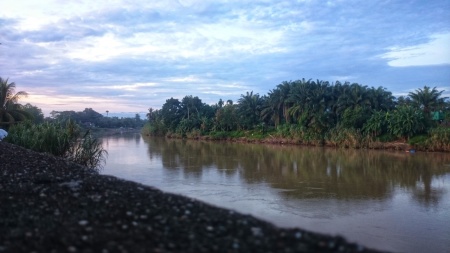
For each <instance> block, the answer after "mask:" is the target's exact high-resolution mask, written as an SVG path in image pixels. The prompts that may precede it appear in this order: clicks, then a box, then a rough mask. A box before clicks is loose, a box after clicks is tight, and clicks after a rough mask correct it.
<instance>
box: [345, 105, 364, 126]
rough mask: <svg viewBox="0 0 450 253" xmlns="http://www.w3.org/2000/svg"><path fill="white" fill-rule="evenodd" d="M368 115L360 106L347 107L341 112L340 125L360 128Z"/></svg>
mask: <svg viewBox="0 0 450 253" xmlns="http://www.w3.org/2000/svg"><path fill="white" fill-rule="evenodd" d="M369 117H370V112H369V111H368V110H367V109H364V108H363V107H361V106H356V107H354V108H351V107H349V108H347V109H345V110H344V113H343V114H342V117H341V120H340V125H341V126H343V127H345V128H355V129H361V128H362V127H363V125H364V124H365V123H366V121H367V120H368V119H369Z"/></svg>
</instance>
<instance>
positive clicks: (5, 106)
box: [0, 77, 32, 130]
mask: <svg viewBox="0 0 450 253" xmlns="http://www.w3.org/2000/svg"><path fill="white" fill-rule="evenodd" d="M15 88H16V84H15V83H14V82H11V83H10V82H9V81H8V79H3V78H1V77H0V127H1V128H4V129H7V130H8V129H9V127H11V126H12V125H14V124H16V123H18V122H21V121H25V120H29V119H31V118H32V116H31V115H30V114H29V113H28V112H26V111H25V110H24V109H23V106H22V105H20V104H18V101H19V99H20V98H22V97H25V96H27V95H28V94H27V93H26V92H25V91H19V92H17V93H16V92H15Z"/></svg>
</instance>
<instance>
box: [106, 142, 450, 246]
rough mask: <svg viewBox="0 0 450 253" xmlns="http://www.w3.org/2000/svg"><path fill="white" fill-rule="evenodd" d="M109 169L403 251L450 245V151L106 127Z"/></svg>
mask: <svg viewBox="0 0 450 253" xmlns="http://www.w3.org/2000/svg"><path fill="white" fill-rule="evenodd" d="M102 140H103V145H104V148H106V150H107V151H108V153H109V156H108V159H107V163H106V165H105V167H104V168H103V169H102V170H101V174H106V175H113V176H116V177H119V178H124V179H127V180H131V181H135V182H139V183H142V184H145V185H149V186H153V187H156V188H159V189H161V190H163V191H166V192H172V193H177V194H181V195H184V196H188V197H191V198H195V199H198V200H201V201H204V202H207V203H210V204H213V205H216V206H220V207H224V208H228V209H234V210H236V211H239V212H241V213H246V214H251V215H253V216H255V217H258V218H261V219H263V220H266V221H269V222H271V223H273V224H275V225H277V226H279V227H299V228H302V229H306V230H310V231H314V232H320V233H325V234H330V235H341V236H343V237H345V238H346V239H347V240H349V241H350V242H357V243H360V244H362V245H365V246H368V247H371V248H375V249H379V250H388V251H395V252H448V251H449V249H450V154H447V153H423V152H418V153H414V154H412V153H407V152H393V151H373V150H347V149H330V148H317V147H301V146H280V145H262V144H241V143H227V142H206V141H186V140H167V139H164V138H142V137H141V135H140V134H127V135H117V136H109V137H104V138H103V139H102Z"/></svg>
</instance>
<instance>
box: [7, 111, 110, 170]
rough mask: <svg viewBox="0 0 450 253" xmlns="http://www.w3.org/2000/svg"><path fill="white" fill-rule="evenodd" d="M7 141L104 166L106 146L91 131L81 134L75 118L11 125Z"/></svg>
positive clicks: (72, 159) (95, 167)
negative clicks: (60, 121) (73, 119)
mask: <svg viewBox="0 0 450 253" xmlns="http://www.w3.org/2000/svg"><path fill="white" fill-rule="evenodd" d="M5 141H7V142H9V143H12V144H15V145H18V146H22V147H24V148H27V149H31V150H34V151H37V152H43V153H49V154H52V155H55V156H59V157H64V158H67V159H69V160H71V161H73V162H75V163H78V164H81V165H83V166H87V167H88V168H92V169H100V168H102V166H103V164H104V162H105V157H106V155H107V152H106V150H104V149H103V146H102V144H101V142H100V141H98V140H97V139H96V138H94V137H92V135H91V134H90V131H89V130H88V131H86V132H85V134H84V135H81V131H80V128H79V126H78V125H76V124H75V123H74V122H73V121H70V120H69V121H67V123H66V124H60V123H50V122H46V123H42V124H33V123H31V122H25V123H21V124H17V125H14V126H13V127H11V128H10V131H9V133H8V136H7V137H6V139H5Z"/></svg>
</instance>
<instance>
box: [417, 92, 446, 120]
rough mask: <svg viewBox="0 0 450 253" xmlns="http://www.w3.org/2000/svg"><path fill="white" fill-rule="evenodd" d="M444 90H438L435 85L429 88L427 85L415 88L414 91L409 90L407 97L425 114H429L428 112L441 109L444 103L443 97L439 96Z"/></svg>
mask: <svg viewBox="0 0 450 253" xmlns="http://www.w3.org/2000/svg"><path fill="white" fill-rule="evenodd" d="M443 92H444V91H443V90H441V91H438V90H437V89H436V87H434V88H433V89H431V88H430V87H428V86H425V87H423V89H417V90H416V91H415V92H410V93H409V95H408V96H409V97H410V98H411V100H412V104H413V105H414V106H416V107H418V108H420V109H422V110H423V112H424V113H425V115H426V116H428V115H430V112H432V111H435V110H438V109H442V108H443V106H444V104H445V98H441V95H442V93H443Z"/></svg>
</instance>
